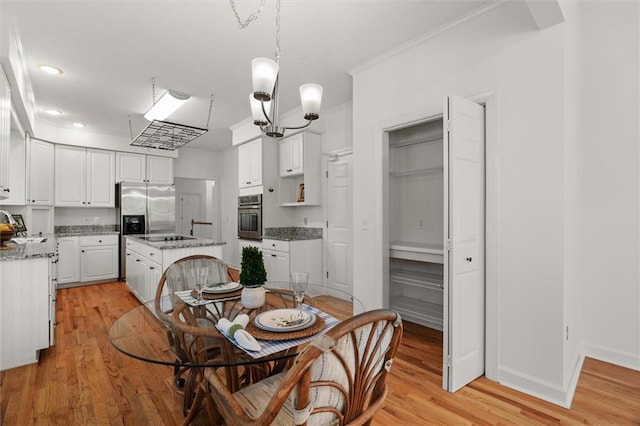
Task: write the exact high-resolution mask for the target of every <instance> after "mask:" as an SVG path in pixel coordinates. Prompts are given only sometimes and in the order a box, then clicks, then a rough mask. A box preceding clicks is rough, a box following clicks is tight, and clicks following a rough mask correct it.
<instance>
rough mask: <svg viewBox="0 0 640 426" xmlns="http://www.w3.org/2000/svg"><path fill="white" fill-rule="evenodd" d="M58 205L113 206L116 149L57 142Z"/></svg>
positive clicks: (56, 181) (56, 180) (56, 199)
mask: <svg viewBox="0 0 640 426" xmlns="http://www.w3.org/2000/svg"><path fill="white" fill-rule="evenodd" d="M55 176H56V179H55V185H56V193H55V205H56V207H113V206H114V205H115V153H114V152H112V151H105V150H101V149H90V148H81V147H77V146H67V145H56V147H55Z"/></svg>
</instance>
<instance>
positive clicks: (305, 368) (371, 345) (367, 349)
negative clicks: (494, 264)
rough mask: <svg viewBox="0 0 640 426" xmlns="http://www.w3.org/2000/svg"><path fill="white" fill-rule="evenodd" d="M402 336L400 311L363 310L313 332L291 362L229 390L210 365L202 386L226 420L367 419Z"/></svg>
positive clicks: (339, 422) (381, 391)
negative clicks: (285, 367) (283, 368)
mask: <svg viewBox="0 0 640 426" xmlns="http://www.w3.org/2000/svg"><path fill="white" fill-rule="evenodd" d="M401 338H402V321H401V319H400V315H399V314H398V313H397V312H395V311H391V310H387V309H380V310H375V311H368V312H365V313H363V314H360V315H357V316H354V317H352V318H349V319H347V320H345V321H343V322H341V323H340V324H338V325H337V326H335V327H334V328H332V329H331V330H329V331H328V332H327V333H326V334H325V335H322V336H320V337H318V338H317V339H316V340H314V341H313V342H312V343H311V344H310V345H309V346H308V347H307V348H305V349H304V350H303V351H302V352H301V353H300V354H299V355H298V356H297V358H296V359H295V362H294V363H293V366H292V367H291V368H290V369H289V370H287V371H284V372H282V373H280V374H278V375H275V376H271V377H268V378H266V379H265V380H262V381H260V382H258V383H255V384H253V385H251V386H248V387H245V388H243V389H240V390H239V391H237V392H235V393H232V392H230V391H229V389H228V387H227V386H226V385H225V383H224V382H223V381H222V379H221V377H220V376H219V374H217V373H216V371H215V370H214V369H205V373H204V374H205V377H206V381H205V382H204V386H206V390H207V393H208V395H209V396H210V398H211V400H212V401H213V403H214V405H215V407H210V413H214V415H215V416H220V417H221V418H219V419H214V420H223V421H224V423H225V425H227V426H233V425H254V426H259V425H263V426H266V425H293V424H295V425H334V424H336V425H347V424H349V425H351V424H370V422H371V419H372V418H373V416H374V414H375V413H376V412H377V411H378V410H379V409H380V408H381V407H382V404H383V403H384V399H385V398H386V395H387V384H386V378H387V374H388V372H389V369H390V368H391V364H392V362H393V358H394V356H395V354H396V351H397V349H398V346H399V344H400V340H401Z"/></svg>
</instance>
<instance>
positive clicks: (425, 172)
mask: <svg viewBox="0 0 640 426" xmlns="http://www.w3.org/2000/svg"><path fill="white" fill-rule="evenodd" d="M443 170H444V169H443V168H442V167H425V168H421V169H409V170H395V171H390V172H389V176H391V177H403V176H418V175H428V174H432V173H442V172H443Z"/></svg>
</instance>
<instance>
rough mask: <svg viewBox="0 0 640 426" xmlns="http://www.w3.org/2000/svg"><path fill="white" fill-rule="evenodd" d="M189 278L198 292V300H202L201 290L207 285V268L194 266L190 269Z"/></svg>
mask: <svg viewBox="0 0 640 426" xmlns="http://www.w3.org/2000/svg"><path fill="white" fill-rule="evenodd" d="M191 276H192V277H193V284H194V286H195V288H196V291H197V292H198V300H202V289H203V288H204V286H205V285H207V278H208V276H209V268H207V267H206V266H204V265H200V266H195V267H194V268H193V269H191Z"/></svg>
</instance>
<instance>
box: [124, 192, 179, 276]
mask: <svg viewBox="0 0 640 426" xmlns="http://www.w3.org/2000/svg"><path fill="white" fill-rule="evenodd" d="M116 207H117V208H118V220H119V222H120V279H124V278H125V277H126V260H125V259H126V243H125V235H127V234H140V233H141V234H174V233H175V228H176V197H175V187H174V186H173V185H158V184H146V183H135V182H121V183H118V184H117V185H116ZM132 218H133V219H134V221H133V223H131V222H129V223H127V219H129V220H131V219H132ZM137 221H140V223H143V224H144V226H140V223H138V222H137Z"/></svg>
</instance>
